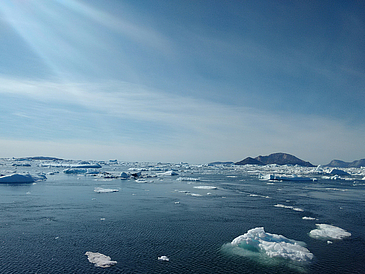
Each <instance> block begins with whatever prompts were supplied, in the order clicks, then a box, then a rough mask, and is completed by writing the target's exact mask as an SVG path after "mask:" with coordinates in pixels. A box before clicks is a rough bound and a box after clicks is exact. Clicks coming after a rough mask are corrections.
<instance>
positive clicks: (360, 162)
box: [325, 159, 365, 168]
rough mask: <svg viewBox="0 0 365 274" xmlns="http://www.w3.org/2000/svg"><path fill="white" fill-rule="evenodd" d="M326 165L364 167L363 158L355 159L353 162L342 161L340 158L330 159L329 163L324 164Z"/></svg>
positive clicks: (364, 160)
mask: <svg viewBox="0 0 365 274" xmlns="http://www.w3.org/2000/svg"><path fill="white" fill-rule="evenodd" d="M325 166H328V167H343V168H346V167H362V166H364V167H365V159H360V160H355V161H353V162H344V161H341V160H332V161H331V162H330V163H329V164H327V165H325Z"/></svg>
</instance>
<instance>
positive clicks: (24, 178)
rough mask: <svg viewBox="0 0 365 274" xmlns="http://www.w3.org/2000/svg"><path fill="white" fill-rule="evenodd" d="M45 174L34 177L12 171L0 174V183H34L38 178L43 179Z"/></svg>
mask: <svg viewBox="0 0 365 274" xmlns="http://www.w3.org/2000/svg"><path fill="white" fill-rule="evenodd" d="M44 179H46V176H41V177H35V176H32V175H30V174H19V173H13V174H9V175H4V176H0V183H3V184H8V183H34V182H35V181H38V180H44Z"/></svg>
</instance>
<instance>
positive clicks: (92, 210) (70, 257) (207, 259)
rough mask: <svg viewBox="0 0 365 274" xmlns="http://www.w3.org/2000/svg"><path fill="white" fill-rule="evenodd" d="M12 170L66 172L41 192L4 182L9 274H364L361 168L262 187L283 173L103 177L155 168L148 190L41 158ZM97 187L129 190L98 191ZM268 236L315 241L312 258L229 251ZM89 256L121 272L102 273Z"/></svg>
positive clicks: (181, 169) (1, 202)
mask: <svg viewBox="0 0 365 274" xmlns="http://www.w3.org/2000/svg"><path fill="white" fill-rule="evenodd" d="M11 163H12V161H5V160H3V161H2V163H1V165H0V171H1V173H5V172H11V171H16V172H29V173H31V174H37V173H49V172H51V171H52V172H54V171H55V172H58V173H55V174H54V175H46V176H47V180H44V181H38V182H36V183H34V184H32V183H30V184H0V212H1V218H0V262H1V265H0V273H321V274H324V273H331V274H333V273H365V180H362V178H363V177H364V176H363V174H364V170H363V169H358V170H352V172H353V174H355V173H356V174H357V175H356V176H355V175H354V176H352V177H353V178H350V179H348V180H330V179H323V178H322V175H321V174H315V173H310V171H308V170H305V172H307V176H310V177H316V178H317V180H316V181H309V182H296V181H265V180H260V179H259V178H258V175H259V173H265V172H266V173H270V172H273V171H276V169H275V167H273V168H271V169H270V170H267V169H264V168H260V170H258V169H259V167H249V168H244V167H235V166H217V167H209V166H190V165H186V164H185V165H164V167H165V168H166V167H167V169H173V170H175V171H176V173H178V174H179V175H177V176H157V177H154V176H155V175H156V174H157V173H158V172H160V171H158V168H157V167H158V166H161V164H160V165H158V164H153V165H152V164H147V163H146V164H139V163H119V164H105V165H103V168H102V169H99V170H100V171H101V172H103V171H108V172H111V173H113V174H120V172H122V171H125V172H131V171H130V170H129V168H131V167H137V168H145V169H144V171H142V174H145V175H151V177H149V178H145V180H146V181H147V183H137V182H136V181H135V180H133V179H129V180H121V179H107V178H104V177H102V176H91V175H85V174H79V175H75V174H64V173H63V172H62V170H63V169H64V168H62V167H52V166H51V167H48V168H46V167H40V166H39V163H40V162H39V161H31V162H30V163H31V167H13V166H12V165H11ZM151 167H152V168H151ZM156 170H157V171H156ZM290 170H291V171H295V172H297V171H296V168H294V167H290ZM287 171H288V170H287ZM300 172H303V170H302V169H301V170H300ZM313 172H314V171H313ZM178 178H184V179H185V180H180V179H178ZM189 178H195V179H199V180H191V179H189ZM177 179H178V180H177ZM197 186H200V187H201V186H214V187H216V189H204V188H196V187H197ZM96 187H101V188H103V189H115V190H118V191H117V192H111V193H96V192H95V191H94V189H95V188H96ZM303 217H310V218H311V219H309V220H307V219H303ZM316 224H330V225H333V226H336V227H339V228H342V229H344V230H346V231H348V232H350V233H351V236H350V237H346V238H343V239H341V240H330V242H328V239H315V238H312V237H310V236H309V232H310V231H311V230H313V229H316ZM257 227H264V229H265V231H266V232H267V233H272V234H278V235H282V236H285V237H286V238H288V239H292V240H295V241H300V242H304V243H305V244H306V245H305V247H306V248H307V249H308V250H309V252H310V253H311V254H313V259H311V260H308V261H307V262H298V261H295V260H290V259H285V258H277V257H274V258H271V257H270V256H267V255H265V253H262V252H260V251H259V250H256V249H254V248H248V249H245V248H243V247H233V246H232V245H231V244H230V243H231V241H232V240H233V239H235V238H236V237H238V236H240V235H243V234H245V233H247V232H248V231H249V230H251V229H254V228H257ZM87 251H91V252H100V253H102V254H105V255H107V256H110V257H111V260H114V261H117V264H116V265H114V266H111V267H109V268H100V267H96V266H95V265H94V264H92V263H90V262H89V261H88V259H87V256H85V252H87ZM160 256H167V257H168V258H169V261H161V260H158V257H160Z"/></svg>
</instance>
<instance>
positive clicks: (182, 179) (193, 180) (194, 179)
mask: <svg viewBox="0 0 365 274" xmlns="http://www.w3.org/2000/svg"><path fill="white" fill-rule="evenodd" d="M176 181H192V182H197V181H200V179H199V178H189V177H179V178H177V179H176Z"/></svg>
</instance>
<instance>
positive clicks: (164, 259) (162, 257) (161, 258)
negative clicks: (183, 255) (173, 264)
mask: <svg viewBox="0 0 365 274" xmlns="http://www.w3.org/2000/svg"><path fill="white" fill-rule="evenodd" d="M157 259H158V260H159V261H164V262H168V261H170V259H169V258H168V257H167V256H160V257H158V258H157Z"/></svg>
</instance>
